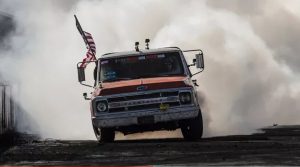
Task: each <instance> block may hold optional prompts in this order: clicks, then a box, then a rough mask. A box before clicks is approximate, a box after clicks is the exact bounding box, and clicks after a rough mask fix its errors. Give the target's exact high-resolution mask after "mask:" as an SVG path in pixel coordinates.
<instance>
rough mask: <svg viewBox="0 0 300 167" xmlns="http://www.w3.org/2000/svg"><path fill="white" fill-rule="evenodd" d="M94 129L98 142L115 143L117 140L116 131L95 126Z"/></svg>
mask: <svg viewBox="0 0 300 167" xmlns="http://www.w3.org/2000/svg"><path fill="white" fill-rule="evenodd" d="M93 129H94V133H95V136H96V138H97V140H98V142H113V141H114V140H115V131H114V130H113V129H111V128H98V127H95V126H93Z"/></svg>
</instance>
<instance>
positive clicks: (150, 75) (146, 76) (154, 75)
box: [135, 74, 172, 79]
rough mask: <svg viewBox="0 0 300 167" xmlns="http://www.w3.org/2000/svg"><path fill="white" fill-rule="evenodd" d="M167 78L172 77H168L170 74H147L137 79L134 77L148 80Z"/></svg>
mask: <svg viewBox="0 0 300 167" xmlns="http://www.w3.org/2000/svg"><path fill="white" fill-rule="evenodd" d="M169 76H172V75H170V74H149V75H141V76H137V77H135V79H139V78H150V77H169Z"/></svg>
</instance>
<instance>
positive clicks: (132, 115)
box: [92, 105, 199, 128]
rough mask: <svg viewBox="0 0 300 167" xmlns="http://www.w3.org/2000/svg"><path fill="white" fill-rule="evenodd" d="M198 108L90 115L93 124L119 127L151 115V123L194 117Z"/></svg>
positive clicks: (132, 123) (134, 123) (187, 107)
mask: <svg viewBox="0 0 300 167" xmlns="http://www.w3.org/2000/svg"><path fill="white" fill-rule="evenodd" d="M198 112H199V108H198V107H196V106H194V105H186V106H180V107H173V108H169V109H168V110H166V111H161V110H159V109H149V110H138V111H125V112H116V113H103V114H101V115H98V116H97V117H92V122H93V125H94V126H96V127H99V128H101V127H119V126H130V125H138V124H140V123H139V122H138V118H141V117H146V116H153V118H154V120H153V123H154V124H155V123H158V122H168V121H176V120H183V119H189V118H194V117H197V116H198Z"/></svg>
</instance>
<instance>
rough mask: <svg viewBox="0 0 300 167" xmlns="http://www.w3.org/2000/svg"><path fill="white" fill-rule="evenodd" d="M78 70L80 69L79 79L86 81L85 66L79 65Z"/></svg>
mask: <svg viewBox="0 0 300 167" xmlns="http://www.w3.org/2000/svg"><path fill="white" fill-rule="evenodd" d="M77 71H78V81H79V82H82V81H85V73H84V67H77Z"/></svg>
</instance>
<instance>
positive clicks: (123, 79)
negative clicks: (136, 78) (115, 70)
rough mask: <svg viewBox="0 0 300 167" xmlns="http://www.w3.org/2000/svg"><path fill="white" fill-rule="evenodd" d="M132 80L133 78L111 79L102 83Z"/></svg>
mask: <svg viewBox="0 0 300 167" xmlns="http://www.w3.org/2000/svg"><path fill="white" fill-rule="evenodd" d="M131 79H132V78H111V79H106V80H103V81H102V82H113V81H126V80H131Z"/></svg>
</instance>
